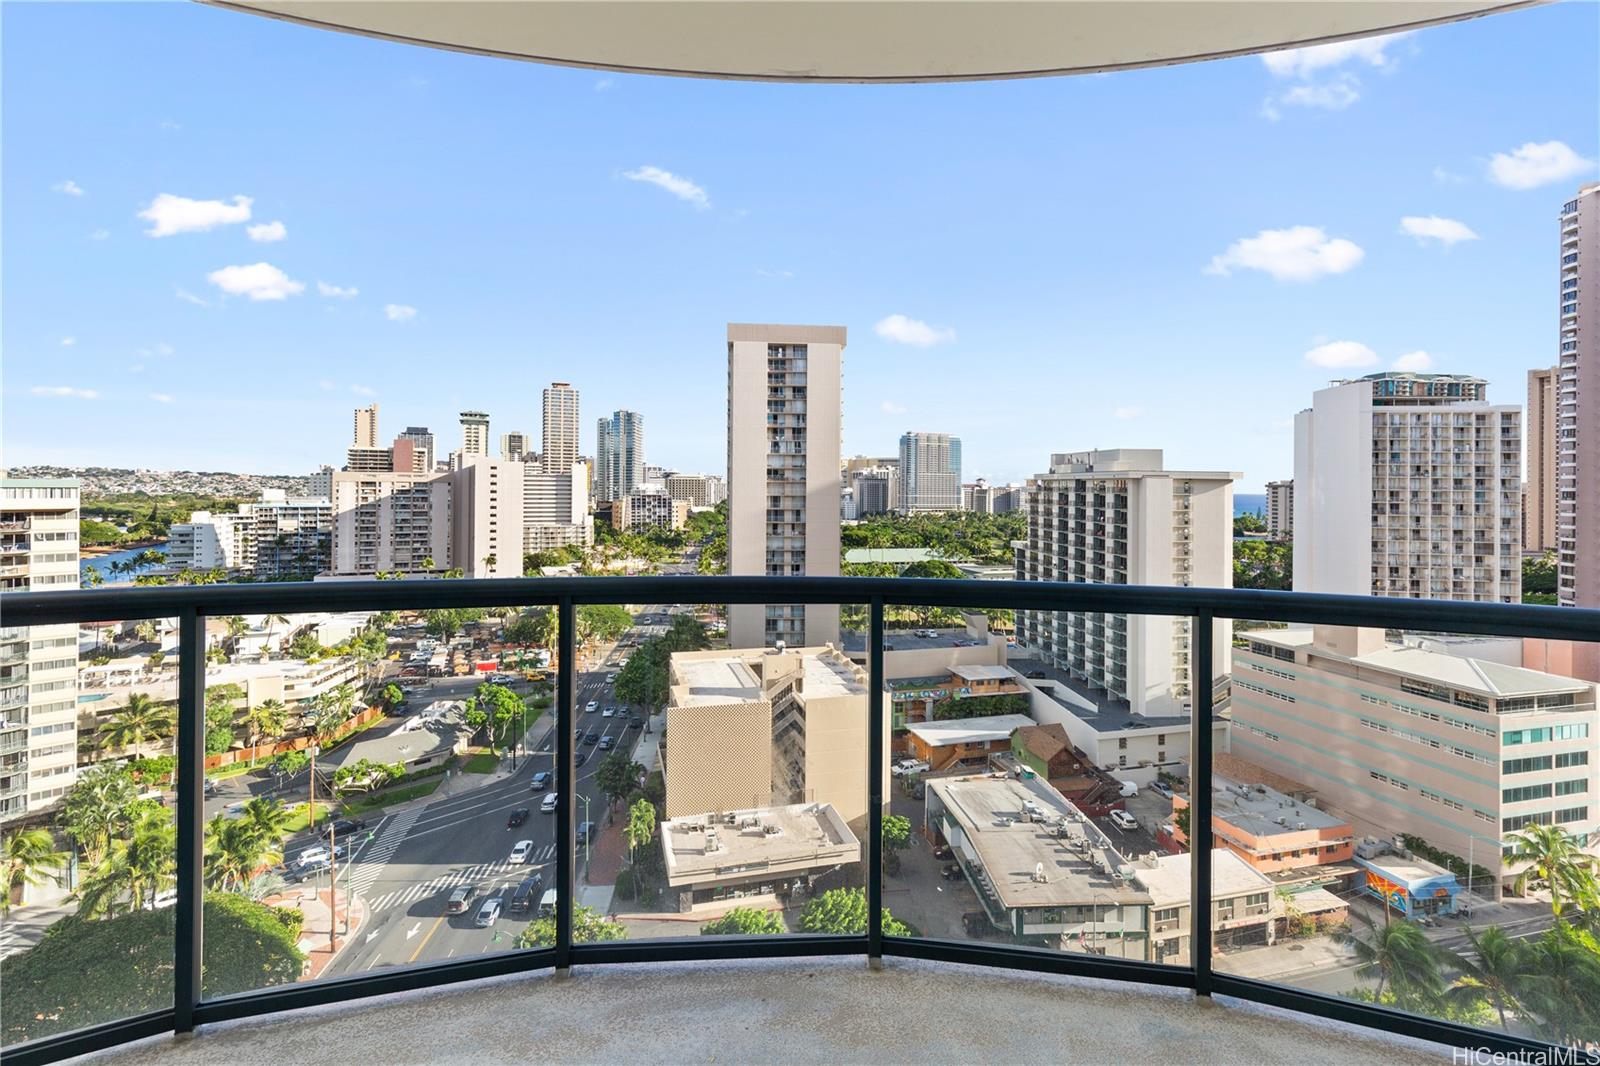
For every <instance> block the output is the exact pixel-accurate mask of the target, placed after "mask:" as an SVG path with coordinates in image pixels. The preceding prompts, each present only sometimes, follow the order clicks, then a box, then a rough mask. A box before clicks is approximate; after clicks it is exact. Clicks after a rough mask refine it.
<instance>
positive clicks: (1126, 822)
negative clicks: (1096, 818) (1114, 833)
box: [1109, 811, 1139, 831]
mask: <svg viewBox="0 0 1600 1066" xmlns="http://www.w3.org/2000/svg"><path fill="white" fill-rule="evenodd" d="M1109 817H1110V819H1111V824H1112V825H1114V826H1116V827H1117V828H1118V829H1121V830H1124V831H1128V830H1133V829H1137V828H1139V819H1137V818H1135V817H1134V816H1133V815H1131V814H1129V813H1128V812H1127V811H1112V812H1111V814H1110V815H1109Z"/></svg>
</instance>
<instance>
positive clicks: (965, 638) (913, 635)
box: [841, 627, 987, 655]
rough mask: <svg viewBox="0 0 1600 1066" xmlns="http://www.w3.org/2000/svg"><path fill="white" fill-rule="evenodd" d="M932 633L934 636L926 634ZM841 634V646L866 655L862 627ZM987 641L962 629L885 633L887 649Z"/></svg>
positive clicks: (972, 645)
mask: <svg viewBox="0 0 1600 1066" xmlns="http://www.w3.org/2000/svg"><path fill="white" fill-rule="evenodd" d="M925 633H932V634H933V635H932V636H924V635H923V634H925ZM841 636H842V637H843V639H842V641H841V646H842V647H843V648H844V650H845V651H846V652H849V653H851V654H854V655H864V654H866V651H867V634H866V631H865V630H861V629H847V630H845V631H844V632H843V633H842V634H841ZM985 643H987V642H986V641H984V640H983V639H982V638H981V637H975V636H973V635H972V634H971V633H969V632H967V630H966V629H965V627H963V628H961V629H930V630H919V629H891V630H889V631H888V632H886V633H884V635H883V645H884V650H885V651H921V650H924V649H928V648H981V647H982V646H983V645H984V644H985Z"/></svg>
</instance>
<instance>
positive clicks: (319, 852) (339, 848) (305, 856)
mask: <svg viewBox="0 0 1600 1066" xmlns="http://www.w3.org/2000/svg"><path fill="white" fill-rule="evenodd" d="M344 851H345V848H344V845H343V844H335V845H334V846H333V857H334V858H335V859H342V858H344ZM295 860H296V861H298V862H322V863H326V862H327V861H328V845H326V844H313V845H311V846H310V847H309V848H307V849H306V850H304V851H302V852H301V853H300V854H298V855H296V856H295Z"/></svg>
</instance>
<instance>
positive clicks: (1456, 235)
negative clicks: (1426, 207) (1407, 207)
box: [1400, 215, 1478, 248]
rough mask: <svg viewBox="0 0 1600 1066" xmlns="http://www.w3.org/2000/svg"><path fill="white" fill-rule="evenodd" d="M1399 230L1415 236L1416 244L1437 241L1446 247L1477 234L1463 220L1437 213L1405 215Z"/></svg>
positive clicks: (1476, 237) (1475, 237)
mask: <svg viewBox="0 0 1600 1066" xmlns="http://www.w3.org/2000/svg"><path fill="white" fill-rule="evenodd" d="M1400 232H1401V233H1404V234H1406V235H1407V236H1408V237H1415V238H1416V239H1417V243H1418V244H1427V243H1428V242H1429V241H1438V242H1439V243H1440V244H1442V245H1444V246H1445V247H1446V248H1448V247H1450V245H1452V244H1456V243H1458V242H1460V241H1475V240H1477V239H1478V235H1477V234H1476V233H1474V232H1472V230H1471V229H1470V228H1469V227H1468V226H1467V224H1466V223H1465V222H1457V221H1456V220H1455V219H1453V218H1440V217H1439V216H1438V215H1407V216H1406V217H1405V218H1402V219H1401V220H1400Z"/></svg>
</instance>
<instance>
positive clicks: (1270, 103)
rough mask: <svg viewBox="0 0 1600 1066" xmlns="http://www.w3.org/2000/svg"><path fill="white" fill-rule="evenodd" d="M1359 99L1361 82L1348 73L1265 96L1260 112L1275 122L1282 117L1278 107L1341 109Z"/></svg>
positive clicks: (1322, 109)
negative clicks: (1326, 80) (1318, 83)
mask: <svg viewBox="0 0 1600 1066" xmlns="http://www.w3.org/2000/svg"><path fill="white" fill-rule="evenodd" d="M1359 99H1361V82H1360V81H1359V80H1358V79H1357V78H1356V77H1355V76H1354V75H1350V74H1345V75H1341V76H1340V77H1339V78H1337V79H1335V80H1333V81H1330V82H1323V83H1322V84H1320V85H1317V84H1311V85H1296V86H1295V87H1294V88H1292V89H1286V90H1284V91H1283V92H1281V93H1278V94H1277V95H1276V96H1269V97H1267V99H1266V101H1265V102H1264V103H1262V105H1261V113H1262V114H1263V115H1265V116H1266V117H1267V118H1270V119H1272V120H1273V121H1274V122H1276V121H1277V120H1278V119H1280V118H1282V117H1283V114H1282V111H1281V110H1280V108H1285V107H1310V108H1316V109H1318V110H1321V111H1343V110H1344V109H1345V108H1347V107H1349V106H1350V105H1351V104H1353V103H1355V102H1356V101H1357V100H1359Z"/></svg>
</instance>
